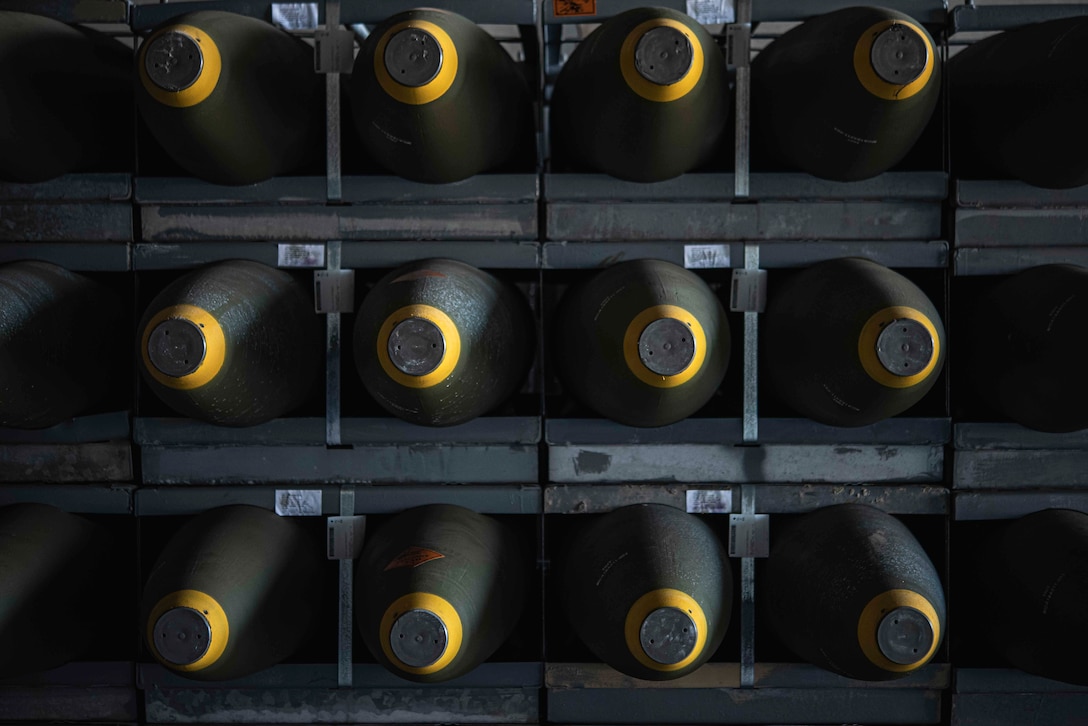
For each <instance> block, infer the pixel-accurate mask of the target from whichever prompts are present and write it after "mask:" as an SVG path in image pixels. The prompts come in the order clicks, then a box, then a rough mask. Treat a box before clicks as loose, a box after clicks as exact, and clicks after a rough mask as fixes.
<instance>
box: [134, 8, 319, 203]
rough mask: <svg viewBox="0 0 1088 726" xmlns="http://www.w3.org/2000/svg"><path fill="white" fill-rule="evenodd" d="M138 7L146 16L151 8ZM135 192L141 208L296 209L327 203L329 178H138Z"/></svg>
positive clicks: (135, 182)
mask: <svg viewBox="0 0 1088 726" xmlns="http://www.w3.org/2000/svg"><path fill="white" fill-rule="evenodd" d="M172 5H173V6H174V7H178V5H179V4H178V3H172ZM138 7H140V8H141V12H142V8H145V7H147V6H138ZM173 12H174V13H177V12H178V11H177V10H174V11H173ZM236 12H242V11H241V10H239V11H236ZM134 189H135V194H134V198H135V200H136V203H137V204H140V205H163V206H172V205H217V204H218V205H249V204H285V205H295V204H324V203H325V201H326V199H325V177H319V176H288V177H273V178H272V179H269V180H267V181H263V182H258V183H256V184H248V185H244V186H226V185H223V184H212V183H211V182H206V181H203V180H201V179H196V178H194V177H137V178H136V179H135V181H134Z"/></svg>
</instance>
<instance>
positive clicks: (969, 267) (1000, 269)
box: [953, 247, 1088, 275]
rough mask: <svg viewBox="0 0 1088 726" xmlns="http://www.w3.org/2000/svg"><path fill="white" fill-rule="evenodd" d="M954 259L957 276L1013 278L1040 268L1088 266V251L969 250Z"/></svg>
mask: <svg viewBox="0 0 1088 726" xmlns="http://www.w3.org/2000/svg"><path fill="white" fill-rule="evenodd" d="M954 257H955V260H954V267H953V270H954V272H955V274H957V275H1011V274H1014V273H1017V272H1020V271H1021V270H1026V269H1028V268H1029V267H1038V266H1039V265H1053V264H1062V263H1068V264H1074V265H1082V266H1088V247H981V248H980V247H965V248H962V249H957V250H956V252H955V256H954Z"/></svg>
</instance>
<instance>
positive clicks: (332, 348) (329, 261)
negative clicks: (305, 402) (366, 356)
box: [325, 240, 343, 446]
mask: <svg viewBox="0 0 1088 726" xmlns="http://www.w3.org/2000/svg"><path fill="white" fill-rule="evenodd" d="M342 247H343V244H342V243H341V242H340V241H339V240H335V241H332V242H328V243H327V244H326V248H325V260H326V264H325V270H326V271H327V272H339V271H340V255H341V249H342ZM340 315H341V313H339V312H330V313H327V314H326V315H325V444H326V445H328V446H339V445H340V442H341V438H340V375H341V372H340V369H341V357H342V356H341V351H340Z"/></svg>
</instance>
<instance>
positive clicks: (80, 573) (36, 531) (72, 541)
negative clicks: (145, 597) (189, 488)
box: [0, 504, 109, 678]
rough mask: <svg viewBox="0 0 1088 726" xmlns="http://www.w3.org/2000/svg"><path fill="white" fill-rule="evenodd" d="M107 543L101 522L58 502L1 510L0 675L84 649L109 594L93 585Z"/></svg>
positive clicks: (59, 661) (43, 665)
mask: <svg viewBox="0 0 1088 726" xmlns="http://www.w3.org/2000/svg"><path fill="white" fill-rule="evenodd" d="M108 543H109V540H108V536H107V534H106V533H105V531H104V530H103V529H102V528H101V527H100V526H99V525H97V524H94V523H92V522H90V521H88V520H86V519H84V518H83V517H79V516H76V515H74V514H68V513H67V512H62V511H61V510H59V509H56V508H55V507H50V506H47V505H44V504H12V505H9V506H6V507H3V508H0V638H2V639H3V643H4V647H3V648H2V649H0V678H10V677H13V676H21V675H26V674H28V673H34V672H37V671H42V670H47V669H50V668H57V667H59V666H62V665H64V664H65V663H68V662H70V661H72V660H75V659H77V658H80V657H82V656H84V655H86V653H87V650H88V647H89V646H90V643H91V639H92V636H93V635H95V634H96V633H97V632H98V629H99V628H100V627H101V617H102V616H103V615H104V613H103V607H102V606H101V605H100V603H103V602H104V601H105V600H107V598H104V597H102V595H101V594H100V593H98V592H97V591H96V585H97V584H98V582H99V581H100V580H101V577H102V574H103V570H104V568H105V563H106V562H107V561H108V556H107V555H108V549H109V544H108Z"/></svg>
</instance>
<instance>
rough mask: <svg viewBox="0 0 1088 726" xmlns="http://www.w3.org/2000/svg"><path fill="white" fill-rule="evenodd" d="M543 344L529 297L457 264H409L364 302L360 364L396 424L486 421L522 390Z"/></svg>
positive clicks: (358, 331)
mask: <svg viewBox="0 0 1088 726" xmlns="http://www.w3.org/2000/svg"><path fill="white" fill-rule="evenodd" d="M535 341H536V323H535V321H534V319H533V316H532V312H531V311H530V309H529V305H528V302H527V301H526V300H525V297H524V296H523V295H522V294H521V293H520V292H519V291H518V290H517V289H516V288H514V287H513V286H512V285H509V284H507V283H504V282H502V281H500V280H498V279H497V278H495V277H493V276H492V275H490V274H489V273H486V272H484V271H482V270H479V269H477V268H475V267H472V266H471V265H467V264H465V263H463V262H458V261H456V260H444V259H430V260H420V261H418V262H411V263H409V264H407V265H404V266H402V267H399V268H397V269H396V270H394V271H393V272H391V273H389V274H388V275H386V276H385V277H383V278H382V279H381V280H380V281H379V282H378V283H377V284H376V285H375V286H374V288H373V289H372V290H371V291H370V292H369V293H368V294H367V296H366V298H365V299H364V300H363V304H362V306H361V307H360V308H359V314H358V315H357V316H356V322H355V342H354V347H355V364H356V367H357V368H358V371H359V375H360V376H361V377H362V380H363V383H364V384H365V385H366V388H367V390H368V391H369V392H370V394H371V395H372V396H374V398H375V399H376V400H377V401H378V403H379V404H381V405H382V406H383V407H384V408H385V409H386V410H387V411H389V412H390V413H392V414H393V415H395V416H399V417H400V418H403V419H405V420H406V421H411V422H412V423H417V424H423V425H426V426H450V425H453V424H458V423H463V422H465V421H468V420H470V419H473V418H475V417H477V416H479V415H481V414H484V413H487V412H488V411H490V410H492V409H494V408H495V407H496V406H498V405H499V404H501V403H502V402H503V401H505V400H506V399H508V398H509V397H510V396H511V395H512V394H513V393H514V392H515V391H516V390H517V389H518V387H519V386H520V385H521V384H522V383H523V382H524V380H525V376H526V374H527V372H528V368H529V364H530V362H531V360H532V355H533V351H534V350H535Z"/></svg>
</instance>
